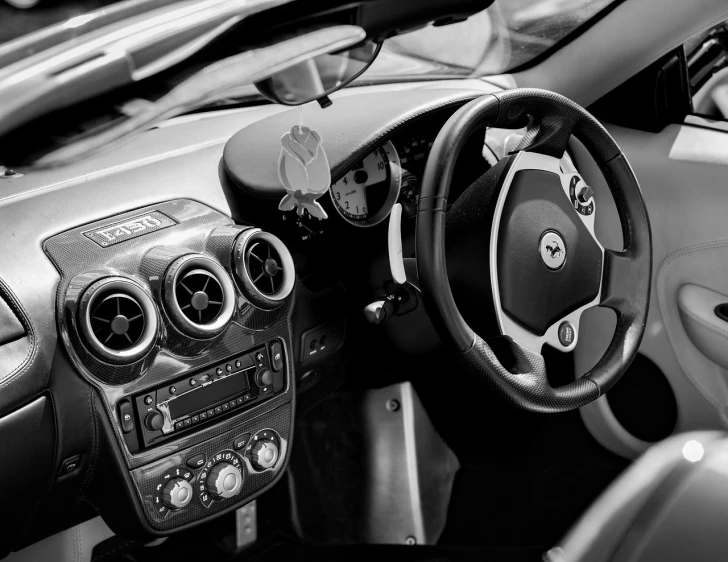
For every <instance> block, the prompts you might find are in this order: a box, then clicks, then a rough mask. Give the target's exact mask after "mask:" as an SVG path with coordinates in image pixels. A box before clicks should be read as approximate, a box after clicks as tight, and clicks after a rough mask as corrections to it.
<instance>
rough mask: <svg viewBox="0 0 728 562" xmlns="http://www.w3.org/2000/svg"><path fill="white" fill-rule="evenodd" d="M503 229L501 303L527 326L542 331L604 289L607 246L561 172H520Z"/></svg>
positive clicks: (510, 193)
mask: <svg viewBox="0 0 728 562" xmlns="http://www.w3.org/2000/svg"><path fill="white" fill-rule="evenodd" d="M499 228H500V230H499V233H498V256H497V264H498V286H499V289H500V298H501V308H502V309H503V312H505V313H506V314H508V315H509V316H510V317H511V318H512V319H513V320H515V321H516V322H518V323H519V324H521V325H522V326H523V327H524V328H527V329H528V330H530V331H532V332H534V333H535V334H536V335H538V336H541V335H543V334H544V333H545V332H546V330H547V329H548V327H549V326H551V325H552V324H553V323H554V322H556V321H558V320H559V319H561V318H563V317H564V316H566V315H567V314H569V313H570V312H573V311H574V310H576V309H577V308H579V307H581V306H583V305H585V304H587V303H589V302H591V301H592V300H594V299H595V298H596V296H597V295H598V294H599V288H600V284H601V277H602V254H601V250H600V248H599V246H598V244H597V243H596V241H595V240H594V238H593V237H592V235H591V233H590V232H589V230H588V229H587V227H586V225H584V223H583V222H582V221H581V219H580V218H579V216H578V214H577V213H576V211H575V210H574V208H573V206H572V205H571V202H570V201H569V198H568V197H567V195H566V193H564V190H563V188H562V186H561V179H560V178H559V176H558V175H556V174H554V173H552V172H546V171H543V170H520V171H518V172H516V173H515V174H514V176H513V181H512V182H511V187H510V190H509V191H508V194H507V196H506V201H505V204H504V206H503V211H502V214H501V220H500V227H499Z"/></svg>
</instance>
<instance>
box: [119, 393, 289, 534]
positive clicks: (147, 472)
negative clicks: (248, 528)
mask: <svg viewBox="0 0 728 562" xmlns="http://www.w3.org/2000/svg"><path fill="white" fill-rule="evenodd" d="M263 429H272V430H273V431H275V432H276V433H277V434H278V436H279V437H280V442H281V447H280V456H279V458H278V461H277V462H276V465H275V466H274V467H273V468H271V469H269V470H265V471H263V472H258V471H255V470H254V469H253V467H252V466H251V464H250V460H249V459H248V457H247V455H245V454H244V453H245V449H243V450H240V451H234V450H233V440H234V439H235V438H236V437H238V436H239V435H241V434H242V433H250V434H251V435H255V434H256V433H257V432H259V431H261V430H263ZM290 437H291V407H290V405H288V406H283V407H281V408H278V409H276V410H274V411H272V412H269V413H267V414H264V415H262V416H258V417H257V418H255V419H253V420H250V421H247V422H238V423H237V424H236V425H235V427H234V428H231V429H230V430H229V431H226V432H225V433H223V434H221V435H218V436H217V437H214V438H212V439H209V440H207V441H205V442H204V443H200V444H198V445H195V446H193V447H189V448H186V449H180V450H179V451H177V452H176V453H175V454H173V455H170V456H169V457H167V458H165V459H163V460H160V461H156V462H153V463H150V464H149V465H147V466H145V467H143V468H138V469H136V470H132V471H131V475H132V480H133V482H134V486H135V488H136V490H137V493H138V494H139V499H140V501H141V503H142V506H143V508H144V514H145V516H146V518H147V521H148V523H149V525H151V526H152V527H153V528H154V529H157V530H159V531H168V530H171V529H174V528H175V527H180V526H182V525H186V524H188V523H191V522H194V521H197V520H199V519H202V518H203V517H205V516H208V515H212V514H214V513H218V512H219V511H221V510H223V509H227V508H229V507H231V506H234V505H237V504H240V505H242V504H244V503H246V498H248V497H250V496H251V495H252V494H254V493H255V492H257V491H258V490H260V489H262V488H264V487H265V486H267V485H268V484H270V483H271V482H273V481H274V480H275V478H276V477H277V476H278V475H279V474H280V472H281V470H282V469H283V467H284V466H285V465H286V457H287V455H288V452H289V450H290ZM223 451H225V452H226V453H228V452H229V453H231V454H232V455H237V456H238V457H239V458H240V460H241V461H242V462H241V465H242V467H241V468H242V470H241V471H242V473H243V486H242V488H241V490H240V492H239V493H238V494H236V495H235V496H233V497H232V498H228V499H219V500H214V501H213V502H212V503H211V505H210V507H209V508H207V507H205V506H204V505H203V503H202V500H201V498H200V484H201V482H199V478H200V474H201V473H202V472H203V471H204V468H199V469H190V468H189V467H188V466H187V465H186V464H185V462H186V461H187V459H189V458H191V457H193V456H195V455H199V454H204V455H205V458H206V460H207V461H208V462H209V461H210V460H213V456H214V455H216V454H217V453H220V452H223ZM222 460H224V458H223V459H222ZM214 462H216V461H214V460H213V463H214ZM178 467H179V468H183V469H184V472H192V473H193V476H192V478H191V480H190V482H191V483H192V489H193V498H192V501H191V502H190V503H189V505H187V506H186V507H184V508H182V509H179V510H168V509H164V510H163V513H159V512H158V511H159V509H160V508H159V507H156V506H157V505H158V504H155V495H156V494H157V493H158V491H157V487H158V486H159V484H160V483H161V482H162V476H163V475H164V474H166V473H167V472H168V471H169V470H170V469H175V468H178Z"/></svg>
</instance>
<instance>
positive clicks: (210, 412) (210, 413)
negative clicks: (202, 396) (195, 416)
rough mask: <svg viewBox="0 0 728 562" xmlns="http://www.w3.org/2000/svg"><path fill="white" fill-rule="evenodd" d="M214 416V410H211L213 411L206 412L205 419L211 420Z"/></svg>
mask: <svg viewBox="0 0 728 562" xmlns="http://www.w3.org/2000/svg"><path fill="white" fill-rule="evenodd" d="M214 415H215V410H213V409H209V410H207V417H208V418H211V417H212V416H214Z"/></svg>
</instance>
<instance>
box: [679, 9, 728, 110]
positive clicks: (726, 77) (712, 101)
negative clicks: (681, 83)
mask: <svg viewBox="0 0 728 562" xmlns="http://www.w3.org/2000/svg"><path fill="white" fill-rule="evenodd" d="M684 48H685V54H686V56H687V64H688V75H689V77H690V92H691V94H692V98H693V110H694V113H696V114H698V115H703V116H706V117H711V118H713V119H721V120H728V23H726V22H723V23H721V24H719V25H717V26H716V27H714V28H713V29H711V30H709V31H707V32H705V33H703V34H701V35H699V36H698V37H696V38H694V39H691V40H690V41H688V42H687V43H685V46H684Z"/></svg>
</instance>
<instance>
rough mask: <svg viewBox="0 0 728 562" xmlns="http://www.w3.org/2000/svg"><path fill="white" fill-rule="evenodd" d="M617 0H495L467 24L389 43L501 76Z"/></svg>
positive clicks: (467, 70) (470, 71) (472, 71)
mask: <svg viewBox="0 0 728 562" xmlns="http://www.w3.org/2000/svg"><path fill="white" fill-rule="evenodd" d="M613 2H615V0H540V1H538V0H536V1H534V0H496V1H495V2H494V3H493V4H492V5H491V6H490V7H489V8H487V9H486V10H483V11H482V12H480V13H478V14H475V15H474V16H471V17H470V18H469V19H467V20H466V21H464V22H461V23H456V24H452V25H446V26H442V27H434V26H428V27H425V28H423V29H419V30H417V31H413V32H411V33H407V34H405V35H400V36H398V37H393V38H391V39H388V40H387V41H386V43H385V47H386V48H387V50H388V51H389V52H390V53H393V54H397V55H405V56H408V57H416V58H418V59H421V60H422V61H427V62H431V63H437V64H439V65H446V66H447V67H448V68H449V70H451V71H457V70H458V69H459V70H460V71H461V73H462V74H467V75H474V76H485V75H490V74H501V73H503V72H507V71H510V70H513V69H515V68H517V67H519V66H521V65H523V64H526V63H528V62H529V61H531V60H533V59H534V58H535V57H537V56H538V55H540V54H541V53H543V52H544V51H546V50H547V49H548V48H549V47H551V46H553V45H554V44H556V43H557V42H558V41H560V40H561V39H563V38H564V37H566V36H567V35H568V34H569V33H571V32H572V31H574V30H575V29H576V28H578V27H580V26H581V25H583V24H584V23H585V22H586V21H587V20H590V19H591V18H593V17H594V16H596V14H597V13H598V12H600V11H601V10H602V9H604V8H605V7H606V6H608V5H609V4H612V3H613ZM376 64H377V63H376V62H375V65H376ZM372 70H376V68H374V67H373V68H372V69H370V72H371V71H372Z"/></svg>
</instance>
